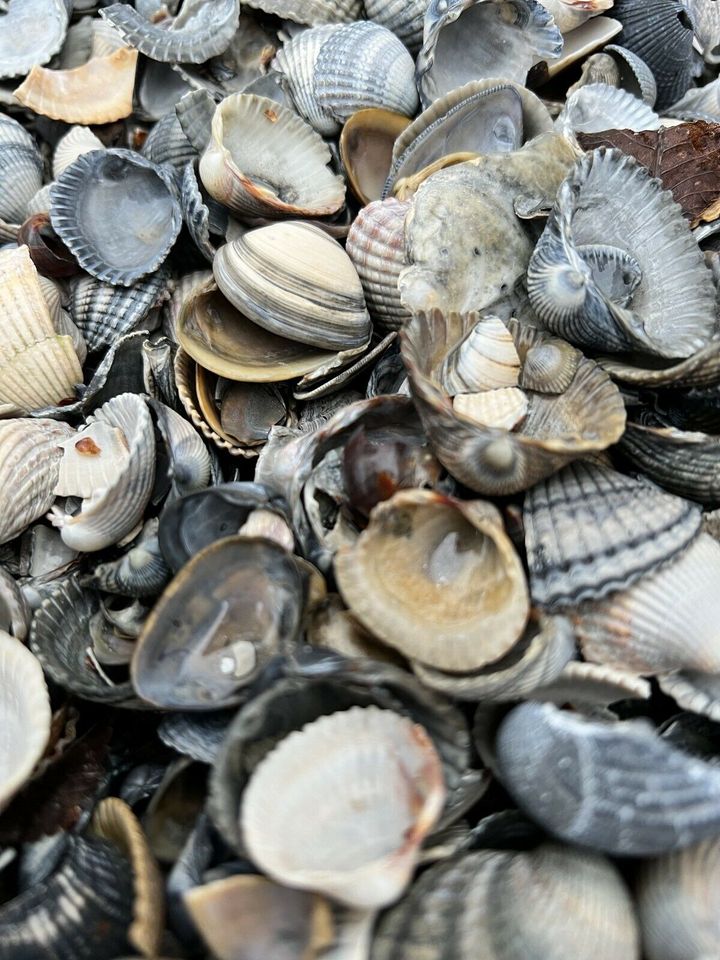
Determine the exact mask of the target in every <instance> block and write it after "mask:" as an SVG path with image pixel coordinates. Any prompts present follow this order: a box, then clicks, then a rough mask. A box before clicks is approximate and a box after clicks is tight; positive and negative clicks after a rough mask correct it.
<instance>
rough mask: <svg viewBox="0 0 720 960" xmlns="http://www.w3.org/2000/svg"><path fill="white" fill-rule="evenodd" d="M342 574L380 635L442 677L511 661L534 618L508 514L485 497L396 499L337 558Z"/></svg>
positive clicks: (353, 601) (345, 589)
mask: <svg viewBox="0 0 720 960" xmlns="http://www.w3.org/2000/svg"><path fill="white" fill-rule="evenodd" d="M389 570H392V571H393V575H392V577H388V575H387V574H388V571H389ZM335 575H336V578H337V582H338V586H339V588H340V592H341V594H342V596H343V599H344V600H345V602H346V603H347V605H348V606H349V607H350V609H351V611H352V612H353V614H354V615H355V616H356V617H357V618H358V619H359V620H360V622H361V623H362V624H363V625H364V626H365V627H366V628H367V629H368V630H369V631H370V632H371V633H372V634H374V636H376V637H377V638H378V639H379V640H382V641H383V643H386V644H388V645H389V646H392V647H394V648H395V649H397V650H399V651H400V652H401V653H402V654H404V655H405V656H407V657H410V658H412V659H414V660H419V661H420V662H421V663H425V664H428V665H429V666H433V667H437V668H438V669H440V670H448V671H453V672H458V671H466V672H467V671H471V670H478V669H479V668H481V667H483V666H485V665H486V664H488V663H492V662H493V661H495V660H497V659H499V658H500V657H502V656H504V655H505V654H506V653H507V652H508V651H509V650H510V649H511V648H512V647H513V645H514V644H515V642H516V641H517V640H518V639H519V637H520V636H521V634H522V632H523V629H524V627H525V622H526V620H527V617H528V613H529V601H528V591H527V583H526V581H525V574H524V572H523V569H522V565H521V563H520V558H519V557H518V555H517V554H516V552H515V549H514V547H513V545H512V543H511V541H510V540H509V538H508V537H507V535H506V534H505V531H504V529H503V526H502V521H501V518H500V514H499V513H498V512H497V510H496V509H495V508H494V507H493V506H492V505H491V504H489V503H485V502H484V501H481V500H475V501H456V500H451V499H449V498H446V497H444V496H441V495H439V494H436V493H434V492H432V491H428V490H405V491H401V492H399V493H396V494H395V495H394V496H393V497H391V498H390V499H389V500H385V501H384V502H382V503H379V504H378V505H377V506H376V507H375V508H374V510H373V511H372V514H371V518H370V523H369V525H368V526H367V528H366V529H365V530H364V531H363V532H362V533H361V534H360V537H359V538H358V539H357V540H356V541H355V543H354V544H353V545H351V546H344V547H342V548H341V549H340V550H339V551H338V552H337V554H336V556H335Z"/></svg>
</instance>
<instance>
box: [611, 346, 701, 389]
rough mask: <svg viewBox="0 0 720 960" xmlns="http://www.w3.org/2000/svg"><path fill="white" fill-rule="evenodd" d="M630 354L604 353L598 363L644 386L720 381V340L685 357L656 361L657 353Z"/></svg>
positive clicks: (672, 386)
mask: <svg viewBox="0 0 720 960" xmlns="http://www.w3.org/2000/svg"><path fill="white" fill-rule="evenodd" d="M632 359H633V360H634V361H635V362H634V363H629V362H628V361H627V358H622V359H618V358H616V357H601V358H599V359H598V363H600V365H601V366H602V368H603V370H606V371H607V372H608V373H609V374H610V376H612V377H613V378H614V379H616V380H619V381H621V382H622V383H627V384H631V385H633V386H642V387H652V388H660V387H668V388H670V389H681V388H683V387H701V388H702V387H712V386H715V385H716V384H717V383H720V340H711V341H710V343H708V344H707V346H705V347H702V348H701V349H700V350H698V351H697V353H694V354H693V355H692V356H690V357H688V358H687V359H686V360H679V361H674V362H673V361H666V362H665V363H660V364H658V363H657V358H656V357H646V358H643V357H633V358H632Z"/></svg>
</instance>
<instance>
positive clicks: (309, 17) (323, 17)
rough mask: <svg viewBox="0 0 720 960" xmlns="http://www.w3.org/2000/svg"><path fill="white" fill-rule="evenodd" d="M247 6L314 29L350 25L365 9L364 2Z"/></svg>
mask: <svg viewBox="0 0 720 960" xmlns="http://www.w3.org/2000/svg"><path fill="white" fill-rule="evenodd" d="M246 6H248V7H253V8H254V9H256V10H262V11H263V12H264V13H273V14H275V16H276V17H281V18H282V19H283V20H294V21H295V22H296V23H307V24H310V26H313V27H315V26H318V25H319V24H323V23H350V22H351V21H353V20H357V19H358V18H359V17H360V16H361V14H362V9H363V4H362V0H250V2H249V3H246Z"/></svg>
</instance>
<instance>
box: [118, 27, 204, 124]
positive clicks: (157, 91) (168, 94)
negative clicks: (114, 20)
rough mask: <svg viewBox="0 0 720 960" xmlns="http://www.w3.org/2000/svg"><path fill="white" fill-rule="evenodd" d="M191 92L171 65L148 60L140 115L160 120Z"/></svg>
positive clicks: (140, 89)
mask: <svg viewBox="0 0 720 960" xmlns="http://www.w3.org/2000/svg"><path fill="white" fill-rule="evenodd" d="M99 22H100V23H105V21H104V20H102V21H99ZM191 90H192V87H191V86H190V84H189V83H188V82H187V80H184V79H183V77H181V76H180V74H179V73H178V72H177V71H176V70H173V68H172V66H171V65H170V64H169V63H161V61H160V60H146V61H145V64H144V68H143V71H142V76H141V78H140V82H139V84H138V89H137V102H138V106H139V110H138V113H140V112H142V114H143V115H144V116H146V117H147V118H148V119H149V120H159V119H160V118H161V117H164V116H165V114H166V113H167V112H168V110H174V109H175V107H176V105H177V104H178V103H179V102H180V100H181V99H182V97H183V96H186V95H187V94H188V93H189V92H190V91H191ZM213 106H214V104H213Z"/></svg>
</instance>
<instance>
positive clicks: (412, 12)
mask: <svg viewBox="0 0 720 960" xmlns="http://www.w3.org/2000/svg"><path fill="white" fill-rule="evenodd" d="M426 6H427V2H426V0H365V14H366V16H367V18H368V20H374V21H375V23H379V24H380V25H381V26H383V27H386V28H387V29H388V30H390V31H391V32H392V33H394V34H395V36H396V37H399V38H400V40H402V42H403V43H404V44H405V46H406V47H407V48H408V50H409V51H410V52H411V53H417V52H418V50H419V49H420V47H421V46H422V42H423V24H424V20H425V7H426Z"/></svg>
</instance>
